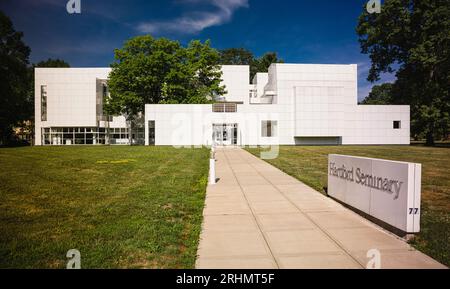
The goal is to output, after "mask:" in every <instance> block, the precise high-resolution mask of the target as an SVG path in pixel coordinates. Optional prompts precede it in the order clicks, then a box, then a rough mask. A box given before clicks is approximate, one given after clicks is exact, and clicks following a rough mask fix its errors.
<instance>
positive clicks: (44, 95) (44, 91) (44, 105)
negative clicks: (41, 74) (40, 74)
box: [41, 85, 47, 121]
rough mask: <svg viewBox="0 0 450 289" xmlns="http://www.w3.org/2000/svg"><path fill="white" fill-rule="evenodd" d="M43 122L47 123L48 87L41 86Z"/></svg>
mask: <svg viewBox="0 0 450 289" xmlns="http://www.w3.org/2000/svg"><path fill="white" fill-rule="evenodd" d="M41 121H47V85H41Z"/></svg>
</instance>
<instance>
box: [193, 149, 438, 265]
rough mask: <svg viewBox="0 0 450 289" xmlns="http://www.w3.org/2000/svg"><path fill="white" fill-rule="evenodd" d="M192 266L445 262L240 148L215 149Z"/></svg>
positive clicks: (415, 263) (419, 263) (421, 263)
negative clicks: (372, 258)
mask: <svg viewBox="0 0 450 289" xmlns="http://www.w3.org/2000/svg"><path fill="white" fill-rule="evenodd" d="M216 156H217V165H216V171H217V173H216V174H217V178H220V180H219V182H218V183H217V184H216V185H213V186H208V189H207V197H206V207H205V210H204V223H203V229H202V234H201V240H200V246H199V249H198V258H197V268H199V269H200V268H201V269H221V268H227V269H246V268H248V269H272V268H295V269H301V268H366V266H367V263H368V261H369V259H368V258H367V256H366V255H367V252H368V251H369V250H370V249H378V250H379V251H380V252H381V265H382V268H445V267H444V266H443V265H441V264H439V263H438V262H436V261H434V260H433V259H431V258H430V257H428V256H426V255H424V254H422V253H421V252H419V251H416V250H414V249H412V248H411V247H410V246H409V245H408V244H407V243H405V242H404V241H403V240H401V239H399V238H397V237H396V236H394V235H392V234H390V233H387V232H385V231H384V230H382V229H380V228H379V227H377V226H376V225H373V224H372V223H370V222H369V221H367V220H365V219H364V218H362V217H360V216H359V215H357V214H355V213H353V212H351V211H350V210H348V209H346V208H344V207H343V206H341V205H340V204H338V203H336V202H335V201H333V200H331V199H329V198H327V197H325V196H323V195H322V194H320V193H319V192H317V191H315V190H313V189H311V188H310V187H308V186H306V185H305V184H303V183H301V182H299V181H298V180H296V179H294V178H292V177H290V176H288V175H287V174H285V173H283V172H281V171H280V170H278V169H276V168H274V167H273V166H271V165H269V164H267V163H266V162H264V161H262V160H260V159H258V158H256V157H254V156H253V155H251V154H249V153H248V152H246V151H244V150H242V149H239V148H223V149H219V150H218V151H217V154H216Z"/></svg>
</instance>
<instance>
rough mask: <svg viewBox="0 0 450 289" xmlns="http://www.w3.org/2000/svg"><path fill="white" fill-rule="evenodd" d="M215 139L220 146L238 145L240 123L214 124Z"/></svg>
mask: <svg viewBox="0 0 450 289" xmlns="http://www.w3.org/2000/svg"><path fill="white" fill-rule="evenodd" d="M213 141H214V143H215V145H218V146H232V145H237V141H238V125H237V124H214V125H213Z"/></svg>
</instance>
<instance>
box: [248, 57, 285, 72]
mask: <svg viewBox="0 0 450 289" xmlns="http://www.w3.org/2000/svg"><path fill="white" fill-rule="evenodd" d="M273 63H284V60H283V59H281V58H278V55H277V53H276V52H267V53H265V54H264V55H263V56H261V57H260V58H258V59H255V63H254V66H255V69H256V72H268V71H269V67H270V66H271V65H272V64H273ZM256 72H255V74H256Z"/></svg>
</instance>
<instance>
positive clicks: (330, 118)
mask: <svg viewBox="0 0 450 289" xmlns="http://www.w3.org/2000/svg"><path fill="white" fill-rule="evenodd" d="M222 71H223V76H222V79H223V84H224V85H225V87H226V90H227V93H226V94H225V95H224V96H223V97H221V98H220V99H217V100H216V103H215V104H213V105H165V104H164V105H152V104H148V105H146V106H145V113H144V114H143V117H142V121H141V126H140V127H139V126H138V127H137V129H135V130H133V131H131V132H130V130H129V128H128V124H127V122H126V121H125V118H124V117H123V116H119V117H112V118H111V117H105V116H104V114H103V110H102V107H103V99H104V98H105V97H107V94H108V90H107V78H108V74H109V72H110V69H109V68H86V69H85V68H36V81H35V85H36V87H35V89H36V94H35V95H36V99H35V109H36V111H35V113H36V144H37V145H66V144H105V143H110V144H129V139H130V135H129V134H130V133H131V134H132V135H131V138H132V139H133V143H137V144H144V143H145V144H146V145H173V146H202V145H211V144H218V145H240V146H246V145H279V144H280V145H383V144H409V143H410V108H409V106H392V105H389V106H378V105H376V106H370V105H358V100H357V95H358V93H357V65H316V64H273V65H272V66H271V67H270V68H269V72H268V73H258V74H257V75H256V76H255V78H254V79H253V81H252V84H250V79H249V75H250V73H249V67H248V66H222Z"/></svg>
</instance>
